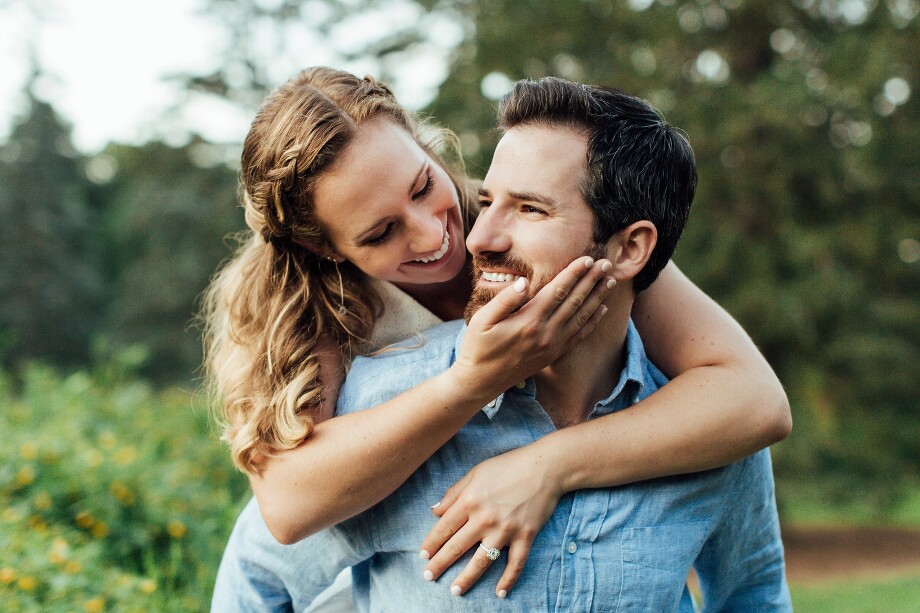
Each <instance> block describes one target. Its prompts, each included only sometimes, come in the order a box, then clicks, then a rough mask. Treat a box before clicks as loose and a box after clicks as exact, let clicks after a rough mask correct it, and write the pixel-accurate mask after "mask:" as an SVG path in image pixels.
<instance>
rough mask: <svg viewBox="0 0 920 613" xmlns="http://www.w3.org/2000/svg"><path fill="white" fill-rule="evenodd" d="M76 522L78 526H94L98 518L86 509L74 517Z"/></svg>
mask: <svg viewBox="0 0 920 613" xmlns="http://www.w3.org/2000/svg"><path fill="white" fill-rule="evenodd" d="M74 522H75V523H76V524H77V527H78V528H92V527H93V524H95V523H96V520H95V519H94V518H93V516H92V515H90V514H89V513H87V512H86V511H80V512H79V513H77V516H76V517H74Z"/></svg>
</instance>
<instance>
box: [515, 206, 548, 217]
mask: <svg viewBox="0 0 920 613" xmlns="http://www.w3.org/2000/svg"><path fill="white" fill-rule="evenodd" d="M521 211H522V212H524V213H535V214H537V215H545V214H546V211H544V210H543V209H540V208H537V207H535V206H531V205H529V204H525V205H523V206H522V207H521Z"/></svg>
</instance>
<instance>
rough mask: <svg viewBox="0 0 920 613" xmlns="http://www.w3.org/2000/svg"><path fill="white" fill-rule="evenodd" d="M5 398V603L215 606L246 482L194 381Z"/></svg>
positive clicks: (1, 494)
mask: <svg viewBox="0 0 920 613" xmlns="http://www.w3.org/2000/svg"><path fill="white" fill-rule="evenodd" d="M0 407H2V410H0V433H2V436H3V444H2V445H0V613H2V612H12V611H27V612H36V613H38V612H41V613H55V612H58V611H60V612H64V611H83V612H86V613H99V612H102V611H119V612H121V611H125V612H132V611H139V612H160V611H170V612H172V611H176V612H182V611H190V612H191V611H204V610H207V608H208V604H209V601H210V593H211V589H212V585H213V580H214V575H215V573H216V570H217V564H218V562H219V560H220V556H221V553H222V550H223V546H224V543H225V541H226V538H227V535H228V534H229V531H230V527H231V525H232V523H233V520H234V518H235V517H236V514H237V512H238V510H239V508H240V505H241V503H242V502H243V501H244V500H245V499H246V498H247V497H248V494H247V492H248V485H247V483H246V480H245V479H244V478H243V477H242V476H241V475H240V474H239V473H237V472H236V471H235V470H234V469H233V467H232V465H231V463H230V460H229V454H228V452H227V450H226V448H224V447H223V445H222V444H220V443H219V442H218V441H217V437H216V435H215V433H214V432H213V431H212V429H211V427H210V426H209V420H208V416H207V412H206V410H205V409H204V408H203V407H202V406H201V403H200V399H199V398H198V397H197V396H196V394H195V393H193V392H191V391H187V390H181V389H176V388H171V389H166V390H155V389H153V388H152V387H150V386H149V385H148V384H146V383H144V382H143V381H139V380H137V379H135V378H133V377H132V376H131V375H130V374H129V373H128V372H126V371H125V370H124V369H120V368H118V367H117V366H106V367H104V368H99V369H97V370H95V371H93V372H83V373H77V374H72V375H69V376H61V375H59V374H57V373H56V372H54V371H53V370H50V369H47V368H43V367H39V366H35V367H32V368H30V369H28V370H26V371H25V372H24V373H23V375H22V377H21V378H20V379H19V380H17V381H14V380H12V379H11V378H9V377H6V376H3V375H2V374H0ZM916 508H920V505H917V507H916ZM797 512H799V513H800V514H801V512H802V509H798V510H797ZM823 519H827V518H826V517H825V518H823ZM793 598H794V601H795V604H796V607H797V610H798V611H802V612H805V613H810V612H823V611H835V612H836V611H846V612H850V613H854V612H856V613H858V612H861V611H883V612H885V613H888V612H900V611H918V610H920V606H917V604H916V603H920V576H914V577H911V578H905V579H899V580H886V581H879V582H865V583H846V584H838V585H835V584H828V585H822V586H820V587H807V586H793Z"/></svg>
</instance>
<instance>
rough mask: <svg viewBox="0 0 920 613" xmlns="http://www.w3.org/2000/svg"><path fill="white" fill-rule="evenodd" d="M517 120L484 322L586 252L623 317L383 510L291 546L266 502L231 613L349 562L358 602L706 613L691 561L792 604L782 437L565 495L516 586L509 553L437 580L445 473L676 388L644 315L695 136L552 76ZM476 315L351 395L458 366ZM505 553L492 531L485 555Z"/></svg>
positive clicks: (321, 580)
mask: <svg viewBox="0 0 920 613" xmlns="http://www.w3.org/2000/svg"><path fill="white" fill-rule="evenodd" d="M501 125H502V128H503V130H504V136H503V137H502V139H501V142H500V143H499V145H498V148H497V149H496V152H495V157H494V159H493V163H492V166H491V167H490V169H489V173H488V175H487V176H486V178H485V180H484V182H483V186H482V189H481V207H482V213H481V214H480V217H479V220H478V221H477V223H476V226H475V227H474V228H473V230H472V232H471V233H470V236H469V237H468V239H467V246H468V248H469V249H470V251H471V252H472V253H473V255H474V268H475V288H474V294H473V297H472V298H471V301H470V305H469V307H468V309H467V319H469V317H471V316H472V314H473V313H474V312H475V311H476V309H477V308H479V307H480V306H481V305H482V304H484V303H485V302H487V301H488V300H489V299H490V298H491V297H492V296H494V294H495V293H496V292H498V291H499V290H501V289H502V288H504V287H505V286H506V285H507V284H508V283H513V282H515V281H516V279H517V278H518V277H525V278H527V279H528V281H529V283H530V291H531V292H536V291H537V290H538V289H539V288H540V287H541V286H542V285H544V284H545V283H546V282H548V281H549V280H550V279H552V277H553V276H554V275H555V273H556V272H558V271H559V270H561V269H562V268H563V267H564V266H566V265H567V264H568V263H569V262H571V261H572V260H573V259H575V258H577V257H579V256H581V255H590V256H592V257H595V258H597V257H606V258H608V259H609V260H610V261H611V262H612V263H613V265H614V269H613V271H612V273H611V274H612V275H613V276H614V277H616V279H617V281H618V283H617V286H616V287H615V288H614V289H613V290H612V291H611V292H610V294H609V295H608V297H607V299H606V301H605V305H606V306H607V307H608V312H607V314H606V315H605V317H604V318H603V319H601V321H600V323H599V324H598V326H597V328H596V329H595V330H594V332H593V333H592V335H591V336H590V338H588V339H586V340H585V341H584V342H582V343H581V344H580V345H578V346H577V347H575V349H573V350H572V351H570V352H569V353H567V354H566V355H564V356H562V357H561V358H560V359H559V360H558V361H557V362H555V363H554V364H552V365H550V366H549V367H547V368H546V369H544V370H543V371H541V372H539V373H538V374H536V375H535V376H534V377H533V378H532V379H530V380H528V381H525V382H522V384H521V385H519V386H516V387H515V388H512V389H510V390H508V391H506V392H505V393H504V394H502V396H501V397H499V398H498V399H496V400H495V401H493V402H491V403H489V405H488V406H486V407H484V408H483V410H482V411H481V412H480V413H479V414H477V415H476V416H474V417H473V418H472V419H471V420H470V422H469V423H468V424H467V425H466V426H465V427H464V428H463V429H462V430H461V431H460V432H459V433H458V434H457V435H456V436H455V437H454V438H453V439H451V440H450V441H449V442H448V443H447V444H446V445H445V446H444V447H442V448H441V449H440V450H439V451H438V452H437V453H436V454H435V455H434V456H432V458H431V459H430V460H429V461H428V462H426V463H425V464H424V465H423V466H422V467H421V468H419V470H418V471H416V473H415V474H414V475H413V476H412V477H411V478H410V479H409V480H408V481H407V482H406V483H405V484H404V485H403V486H402V487H400V488H399V489H398V490H397V491H396V492H394V493H393V494H392V495H391V496H389V497H388V498H386V499H385V500H383V501H382V502H381V503H379V504H378V505H376V506H375V507H373V508H372V509H370V510H368V511H366V512H365V513H362V514H361V515H359V516H357V517H355V518H352V519H350V520H348V521H346V522H343V523H342V524H340V525H339V526H336V527H335V528H332V529H330V530H327V531H324V532H321V533H319V534H316V535H314V536H312V537H309V538H308V539H306V540H304V541H302V542H300V543H298V544H296V545H293V546H288V547H284V546H281V545H278V544H277V543H276V542H275V541H274V540H273V539H272V537H271V536H270V535H269V533H268V531H267V529H266V528H265V527H264V524H262V521H261V517H260V515H259V513H258V509H257V507H256V506H255V504H250V506H249V507H248V508H247V510H246V511H244V513H243V515H242V516H241V518H240V521H239V522H238V524H237V528H236V529H235V530H234V535H233V537H231V542H230V545H229V546H228V549H227V553H226V554H225V558H224V562H223V563H222V566H221V571H220V573H219V577H218V587H217V590H216V593H215V604H214V607H215V610H224V609H242V610H266V609H272V610H273V609H278V610H287V609H288V608H290V607H291V606H293V607H295V608H296V609H303V608H304V606H306V605H307V604H309V603H310V602H311V600H312V599H313V598H314V597H315V595H316V594H317V593H319V592H320V591H321V590H322V589H323V588H324V587H325V586H327V585H328V584H329V583H330V582H331V581H332V580H333V579H334V578H335V576H336V575H337V573H338V572H339V571H340V570H342V569H343V568H346V567H348V566H353V574H354V595H355V601H356V604H357V605H358V608H359V610H374V611H397V610H399V611H454V610H458V611H459V610H463V611H492V610H496V611H498V610H501V611H505V610H507V611H527V612H530V611H549V610H553V611H655V612H658V611H677V610H679V611H693V610H694V605H693V603H692V600H691V597H690V593H689V590H688V589H687V587H686V577H687V573H688V571H689V570H690V568H691V566H692V567H694V568H695V569H696V571H697V574H698V576H699V578H700V585H701V588H702V592H703V606H704V608H705V610H712V611H745V612H747V611H784V610H790V609H791V606H790V602H789V594H788V589H787V586H786V584H785V578H784V564H783V558H782V545H781V542H780V540H779V525H778V520H777V515H776V506H775V502H774V498H773V479H772V474H771V470H770V459H769V452H768V451H766V450H764V451H762V452H760V453H758V454H756V455H754V456H751V457H749V458H746V459H744V460H742V461H739V462H736V463H734V464H731V465H729V466H727V467H724V468H720V469H716V470H711V471H707V472H704V473H698V474H694V475H684V476H679V477H672V478H666V479H657V480H653V481H648V482H644V483H636V484H632V485H628V486H624V487H619V488H613V489H593V490H581V491H577V492H574V493H572V494H569V495H566V496H564V497H563V498H562V499H561V500H560V503H559V506H558V507H557V508H556V510H555V512H554V513H553V515H552V516H551V518H550V520H549V522H548V523H547V525H546V526H545V527H544V528H543V530H542V531H541V532H540V533H539V534H538V535H537V537H536V539H535V541H534V543H533V547H532V549H531V553H530V557H529V559H528V561H527V565H526V567H525V570H524V573H523V574H522V575H521V578H520V580H519V582H518V584H517V585H516V587H515V588H514V589H513V590H512V591H511V593H509V594H507V597H506V598H505V599H503V600H499V599H497V598H496V597H495V595H494V594H493V592H492V587H491V586H493V585H494V584H495V580H496V579H497V577H498V575H499V574H500V568H499V567H500V565H493V566H492V567H490V568H489V569H488V570H487V571H486V573H485V575H484V577H483V579H481V580H480V581H479V583H477V584H476V585H474V586H473V587H472V588H471V589H470V590H469V591H468V592H466V593H465V594H464V595H463V597H462V598H455V597H453V596H452V595H451V592H449V591H448V590H447V589H446V588H445V586H444V585H442V584H439V583H435V582H426V581H423V580H421V575H422V569H423V568H424V565H425V561H424V560H422V559H420V558H419V555H418V546H419V543H420V542H421V541H422V538H423V537H424V536H425V534H426V533H427V531H428V530H429V528H430V527H431V524H432V523H433V519H432V516H431V514H430V511H429V507H428V505H429V504H430V502H431V501H432V500H436V499H437V498H438V497H439V496H440V495H441V494H442V493H443V491H444V489H446V487H447V486H449V485H450V484H452V483H454V482H456V481H457V480H458V479H459V478H460V477H462V476H463V475H464V474H465V473H466V472H467V471H468V470H469V469H470V468H472V467H473V466H474V465H476V464H478V463H479V462H481V461H483V460H486V459H488V458H490V457H493V456H495V455H498V454H500V453H504V452H506V451H509V450H511V449H515V448H518V447H520V446H523V445H526V444H528V443H531V442H533V441H534V440H536V439H538V438H540V437H541V436H544V435H546V434H548V433H550V432H552V431H553V430H554V429H556V428H561V427H565V426H567V425H571V424H574V423H580V422H583V421H585V420H589V419H592V418H593V417H596V416H599V415H603V414H606V413H609V412H612V411H616V410H620V409H622V408H625V407H627V406H630V405H632V404H634V403H636V402H638V401H639V400H641V399H642V398H644V397H646V396H648V395H650V394H651V393H653V392H654V391H655V390H657V389H658V388H659V387H660V386H661V385H664V384H665V383H666V379H665V377H664V376H663V375H662V374H661V373H660V372H659V371H658V370H657V369H656V368H655V367H654V366H653V365H652V364H650V363H649V362H648V361H647V359H646V358H645V353H644V350H643V348H642V342H641V340H640V339H639V336H638V333H637V332H636V329H635V328H634V327H633V325H632V323H631V322H630V321H629V314H630V311H631V308H632V303H633V300H634V299H635V295H636V293H637V292H640V291H642V290H643V289H645V288H647V287H648V286H649V285H650V284H651V282H652V281H654V279H655V278H656V277H657V275H658V273H659V272H660V270H661V269H662V268H663V267H664V265H665V264H666V263H667V261H668V259H669V258H670V256H671V254H672V252H673V250H674V247H675V245H676V243H677V240H678V238H679V237H680V234H681V232H682V230H683V227H684V225H685V223H686V220H687V216H688V213H689V208H690V203H691V202H692V200H693V195H694V191H695V187H696V171H695V165H694V161H693V153H692V150H691V149H690V146H689V144H688V143H687V141H686V139H685V138H684V137H683V136H681V135H680V134H678V133H677V132H676V131H675V130H674V129H673V128H671V127H669V126H668V125H667V124H665V123H664V122H663V121H662V120H661V118H660V117H659V116H658V115H657V113H656V112H655V111H654V109H652V108H651V107H650V106H649V105H648V104H647V103H645V102H644V101H641V100H638V99H636V98H632V97H630V96H627V95H625V94H623V93H621V92H618V91H615V90H610V89H605V88H598V87H589V86H582V85H578V84H574V83H570V82H567V81H563V80H560V79H553V78H547V79H543V80H541V81H539V82H520V83H518V84H516V85H515V87H514V89H513V90H512V91H511V92H510V93H509V95H508V96H507V97H506V98H505V100H504V101H503V103H502V109H501ZM464 330H465V328H464V327H463V325H462V323H460V322H452V323H448V324H444V325H441V326H438V327H435V328H432V329H431V330H429V331H427V332H426V333H425V336H426V339H427V342H426V343H425V344H424V345H423V346H421V347H417V346H415V345H410V346H409V347H407V348H406V349H405V350H403V351H390V352H386V353H384V354H382V355H380V356H378V357H375V358H365V359H358V360H356V361H355V362H354V364H353V366H352V369H351V372H350V373H349V376H348V379H347V381H346V383H345V385H344V386H343V388H342V390H341V393H340V396H339V407H340V410H346V409H345V407H349V409H348V410H355V409H356V408H357V409H360V408H366V407H371V406H374V405H377V404H379V403H381V402H383V401H385V400H388V399H390V398H392V397H394V396H396V395H398V394H399V393H401V392H402V391H404V390H405V389H408V388H410V387H412V386H414V385H416V384H418V383H420V382H421V381H423V380H425V379H427V378H429V377H431V376H433V375H434V374H436V373H438V372H441V371H442V370H444V369H446V368H448V367H449V366H450V364H451V363H452V361H453V359H454V357H455V355H456V349H457V347H459V346H460V343H461V341H462V339H463V334H464ZM538 393H539V402H538V401H537V397H538ZM496 554H498V555H500V552H499V551H497V550H491V548H490V547H489V546H488V544H484V545H483V546H482V547H481V548H480V549H478V550H477V551H475V552H473V553H471V554H468V557H470V556H480V557H482V556H488V558H490V559H494V558H495V557H496Z"/></svg>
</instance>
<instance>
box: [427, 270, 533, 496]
mask: <svg viewBox="0 0 920 613" xmlns="http://www.w3.org/2000/svg"><path fill="white" fill-rule="evenodd" d="M526 285H527V281H525V280H524V277H519V278H518V280H517V281H515V282H514V291H516V292H517V293H519V294H520V293H521V292H523V291H524V286H526ZM438 504H440V503H438Z"/></svg>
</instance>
